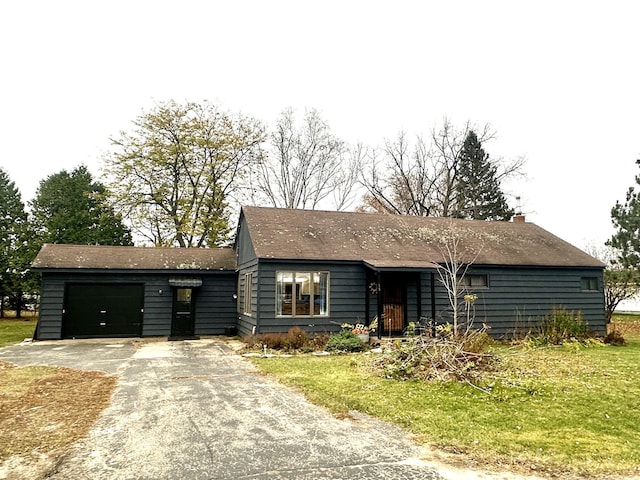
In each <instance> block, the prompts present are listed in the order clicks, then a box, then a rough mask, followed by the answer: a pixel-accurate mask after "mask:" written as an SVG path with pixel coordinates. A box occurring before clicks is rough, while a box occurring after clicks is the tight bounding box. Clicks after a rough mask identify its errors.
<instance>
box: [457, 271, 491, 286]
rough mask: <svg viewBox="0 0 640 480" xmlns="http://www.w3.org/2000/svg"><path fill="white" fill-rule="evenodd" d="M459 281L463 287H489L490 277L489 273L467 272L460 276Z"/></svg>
mask: <svg viewBox="0 0 640 480" xmlns="http://www.w3.org/2000/svg"><path fill="white" fill-rule="evenodd" d="M458 283H459V285H460V286H461V287H463V288H487V287H488V286H489V277H488V276H487V275H475V274H467V275H465V276H463V277H460V278H458Z"/></svg>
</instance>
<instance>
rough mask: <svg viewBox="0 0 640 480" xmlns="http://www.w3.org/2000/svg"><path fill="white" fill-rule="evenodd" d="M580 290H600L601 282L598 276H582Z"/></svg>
mask: <svg viewBox="0 0 640 480" xmlns="http://www.w3.org/2000/svg"><path fill="white" fill-rule="evenodd" d="M592 287H593V288H592ZM580 290H582V291H583V292H599V291H600V282H599V281H598V277H596V276H588V277H580Z"/></svg>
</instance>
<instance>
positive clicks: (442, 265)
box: [418, 219, 482, 335]
mask: <svg viewBox="0 0 640 480" xmlns="http://www.w3.org/2000/svg"><path fill="white" fill-rule="evenodd" d="M418 234H419V235H420V236H421V237H423V238H425V239H428V240H429V241H430V242H433V243H434V244H435V245H437V248H438V249H439V250H440V253H441V256H442V259H441V261H439V262H437V264H436V270H437V272H438V279H439V280H440V283H441V284H442V285H443V287H444V289H445V291H446V293H447V299H448V301H449V306H450V307H451V316H452V325H453V334H454V335H458V333H461V332H460V326H461V325H460V323H461V322H460V316H461V315H462V314H463V313H464V312H465V311H466V313H467V319H469V310H468V309H469V308H470V307H471V306H470V305H469V302H468V301H465V299H464V297H465V292H466V291H467V284H466V282H465V277H466V275H467V272H468V270H469V268H470V267H471V266H472V265H473V263H474V262H475V261H476V259H477V258H478V255H479V254H480V252H481V251H482V239H478V238H477V237H478V233H477V232H475V231H473V230H470V229H468V228H463V227H461V226H460V224H459V221H457V220H453V219H452V220H450V223H449V225H448V226H447V228H444V229H442V230H440V231H438V232H434V231H432V230H426V229H425V230H420V231H419V232H418ZM469 239H474V241H472V242H468V240H469ZM469 245H472V246H473V247H470V246H469ZM474 300H475V299H474ZM470 327H471V325H470V324H467V325H465V330H466V331H468V330H469V328H470Z"/></svg>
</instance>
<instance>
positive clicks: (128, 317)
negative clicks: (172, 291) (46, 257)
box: [63, 283, 144, 338]
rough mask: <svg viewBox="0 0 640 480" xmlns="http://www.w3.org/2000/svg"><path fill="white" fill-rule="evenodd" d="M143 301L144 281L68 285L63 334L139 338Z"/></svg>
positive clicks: (71, 336)
mask: <svg viewBox="0 0 640 480" xmlns="http://www.w3.org/2000/svg"><path fill="white" fill-rule="evenodd" d="M143 302H144V286H143V285H141V284H122V283H120V284H70V285H67V288H66V292H65V306H64V322H63V329H64V331H63V337H65V338H73V337H77V338H82V337H85V338H87V337H139V336H140V335H141V334H142V306H143Z"/></svg>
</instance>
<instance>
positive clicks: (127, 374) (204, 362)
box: [0, 339, 442, 480]
mask: <svg viewBox="0 0 640 480" xmlns="http://www.w3.org/2000/svg"><path fill="white" fill-rule="evenodd" d="M0 360H6V361H10V362H13V363H15V364H17V365H19V366H23V365H30V364H46V365H59V366H66V367H72V368H81V369H92V370H102V371H105V372H107V373H110V374H114V373H117V374H118V376H119V381H118V387H117V389H116V392H115V394H114V397H113V402H112V404H111V406H110V407H109V408H108V409H107V410H105V412H104V413H103V415H102V416H101V417H100V419H99V420H98V422H97V423H96V425H95V426H94V428H93V429H92V431H91V433H90V435H89V436H88V437H87V438H86V439H85V440H83V441H81V442H80V443H79V444H77V445H76V447H75V448H74V449H73V451H72V452H71V454H70V455H69V456H68V457H67V458H66V459H64V461H63V462H62V463H61V464H60V465H59V467H58V468H57V471H56V472H55V473H54V474H53V475H52V476H51V477H50V478H52V479H91V480H99V479H229V480H231V479H233V480H238V479H267V478H268V479H270V480H277V479H314V480H319V479H389V480H393V479H439V478H442V477H441V476H440V475H439V474H438V473H437V472H436V471H435V470H434V469H433V467H431V466H430V465H429V464H427V463H426V462H424V461H421V460H420V459H419V455H420V452H419V450H418V449H417V447H416V446H415V445H413V444H412V443H411V442H410V440H409V439H408V438H407V436H406V434H405V433H404V432H402V431H401V430H399V429H397V428H395V427H392V426H390V425H388V424H385V423H382V422H378V421H375V420H373V419H371V418H369V417H367V416H364V415H358V414H355V416H354V418H350V419H344V420H342V419H337V418H335V417H333V416H332V415H331V414H329V413H328V412H327V411H326V410H324V409H322V408H319V407H317V406H314V405H312V404H310V403H309V402H307V401H306V400H305V398H304V397H303V396H302V395H300V394H298V393H296V392H294V391H292V390H291V389H289V388H286V387H284V386H282V385H280V384H278V383H277V382H275V381H273V380H271V379H269V378H266V377H264V376H261V375H259V374H257V373H256V372H255V370H254V368H253V366H252V364H251V363H250V362H249V361H247V360H246V359H244V358H242V357H240V356H238V355H235V354H234V353H233V352H232V351H231V350H230V348H229V347H228V346H227V344H225V343H224V341H223V340H221V339H205V340H198V341H184V342H165V341H144V342H132V341H131V340H128V341H104V340H92V341H78V340H76V341H60V342H36V343H31V344H20V345H15V346H12V347H7V348H2V349H0Z"/></svg>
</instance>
